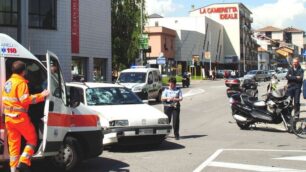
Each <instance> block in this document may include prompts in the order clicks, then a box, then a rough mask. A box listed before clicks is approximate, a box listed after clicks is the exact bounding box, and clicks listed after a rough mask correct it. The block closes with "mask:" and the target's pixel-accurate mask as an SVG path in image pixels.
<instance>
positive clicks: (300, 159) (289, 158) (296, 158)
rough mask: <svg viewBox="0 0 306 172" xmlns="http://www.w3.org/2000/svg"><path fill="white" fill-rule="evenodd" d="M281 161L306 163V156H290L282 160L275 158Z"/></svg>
mask: <svg viewBox="0 0 306 172" xmlns="http://www.w3.org/2000/svg"><path fill="white" fill-rule="evenodd" d="M274 159H279V160H291V161H306V156H288V157H282V158H274Z"/></svg>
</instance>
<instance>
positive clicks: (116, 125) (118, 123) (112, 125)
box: [109, 120, 129, 127]
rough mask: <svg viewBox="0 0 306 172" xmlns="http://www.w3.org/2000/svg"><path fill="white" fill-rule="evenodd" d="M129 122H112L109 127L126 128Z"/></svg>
mask: <svg viewBox="0 0 306 172" xmlns="http://www.w3.org/2000/svg"><path fill="white" fill-rule="evenodd" d="M128 125H129V121H128V120H113V121H110V122H109V126H111V127H122V126H128Z"/></svg>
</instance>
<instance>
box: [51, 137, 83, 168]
mask: <svg viewBox="0 0 306 172" xmlns="http://www.w3.org/2000/svg"><path fill="white" fill-rule="evenodd" d="M79 161H81V146H80V144H79V142H78V140H77V139H75V138H73V137H70V136H68V137H67V138H66V139H65V141H64V144H63V145H62V147H61V148H60V150H59V152H58V154H57V155H56V156H55V157H54V158H52V162H53V165H54V166H55V167H56V168H58V169H61V170H66V171H69V170H72V169H73V168H74V167H75V165H76V164H77V163H78V162H79Z"/></svg>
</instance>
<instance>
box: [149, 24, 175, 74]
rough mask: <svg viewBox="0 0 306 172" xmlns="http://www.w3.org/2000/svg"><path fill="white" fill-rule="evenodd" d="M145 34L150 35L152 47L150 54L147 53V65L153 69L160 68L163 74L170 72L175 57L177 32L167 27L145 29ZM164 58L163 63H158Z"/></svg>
mask: <svg viewBox="0 0 306 172" xmlns="http://www.w3.org/2000/svg"><path fill="white" fill-rule="evenodd" d="M144 32H145V33H147V34H148V37H149V41H148V44H149V45H150V50H151V51H150V52H147V53H146V59H147V63H148V64H150V66H151V67H158V68H160V71H161V72H162V73H166V72H169V71H167V70H169V69H170V70H171V66H173V62H174V55H175V38H176V31H175V30H172V29H169V28H165V27H155V26H152V27H145V30H144ZM158 58H164V59H165V60H164V62H165V64H161V63H163V61H158V60H160V59H158Z"/></svg>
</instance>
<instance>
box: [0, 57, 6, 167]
mask: <svg viewBox="0 0 306 172" xmlns="http://www.w3.org/2000/svg"><path fill="white" fill-rule="evenodd" d="M5 76H6V75H5V59H4V57H3V56H2V55H1V54H0V162H1V161H3V160H5V159H7V158H8V147H7V139H6V130H5V123H4V114H3V102H2V90H3V87H4V83H5V79H6V78H5Z"/></svg>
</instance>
